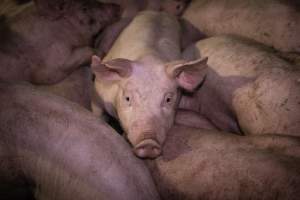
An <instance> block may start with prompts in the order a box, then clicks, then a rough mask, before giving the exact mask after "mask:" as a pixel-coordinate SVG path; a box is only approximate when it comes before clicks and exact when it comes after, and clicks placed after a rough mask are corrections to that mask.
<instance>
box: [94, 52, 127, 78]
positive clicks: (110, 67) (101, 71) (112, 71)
mask: <svg viewBox="0 0 300 200" xmlns="http://www.w3.org/2000/svg"><path fill="white" fill-rule="evenodd" d="M91 68H92V71H93V73H94V74H95V76H96V79H98V80H101V81H119V80H121V79H122V78H127V77H129V76H130V75H131V73H132V61H130V60H127V59H123V58H118V59H113V60H110V61H107V62H101V59H100V58H99V57H98V56H93V57H92V63H91Z"/></svg>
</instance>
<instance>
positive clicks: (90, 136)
mask: <svg viewBox="0 0 300 200" xmlns="http://www.w3.org/2000/svg"><path fill="white" fill-rule="evenodd" d="M0 102H1V103H0V110H1V112H0V136H1V137H0V160H1V162H0V177H1V178H5V180H7V181H12V182H14V181H18V180H25V181H24V182H25V183H27V184H29V186H30V187H31V188H32V189H33V190H34V194H35V197H36V199H49V200H73V199H78V200H81V199H82V200H95V199H110V200H128V199H133V200H140V199H145V200H146V199H149V200H154V199H159V197H158V194H157V191H156V188H155V186H154V183H153V180H152V178H151V177H150V174H149V171H148V169H147V168H146V166H145V165H144V163H143V162H142V161H141V160H139V159H137V158H136V157H135V156H134V155H133V154H132V152H131V149H130V147H129V145H128V144H127V143H126V142H125V141H124V139H123V138H122V137H121V136H119V135H118V134H117V133H116V132H115V131H113V129H112V128H110V127H109V126H108V125H107V124H105V123H104V122H103V121H101V120H100V119H96V118H95V116H94V115H93V114H92V113H90V112H88V111H87V110H85V109H83V108H81V107H80V106H78V105H76V104H74V103H72V102H69V101H67V100H64V99H63V98H61V97H57V96H55V95H52V94H49V93H44V92H41V91H39V90H35V89H33V87H31V86H30V85H29V84H27V85H8V84H0ZM0 181H3V179H1V180H0Z"/></svg>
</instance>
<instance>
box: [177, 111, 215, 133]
mask: <svg viewBox="0 0 300 200" xmlns="http://www.w3.org/2000/svg"><path fill="white" fill-rule="evenodd" d="M175 124H178V125H184V126H188V127H193V128H203V129H209V130H218V129H217V128H216V127H215V126H214V125H213V124H212V122H210V121H209V120H208V119H206V118H205V117H204V116H201V115H200V114H199V113H197V112H194V111H189V110H183V109H179V110H177V113H176V117H175Z"/></svg>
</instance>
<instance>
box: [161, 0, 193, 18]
mask: <svg viewBox="0 0 300 200" xmlns="http://www.w3.org/2000/svg"><path fill="white" fill-rule="evenodd" d="M189 2H190V0H163V1H162V5H161V10H164V11H166V12H168V13H170V14H172V15H175V16H180V15H182V13H183V12H184V10H185V8H186V7H187V5H188V4H189Z"/></svg>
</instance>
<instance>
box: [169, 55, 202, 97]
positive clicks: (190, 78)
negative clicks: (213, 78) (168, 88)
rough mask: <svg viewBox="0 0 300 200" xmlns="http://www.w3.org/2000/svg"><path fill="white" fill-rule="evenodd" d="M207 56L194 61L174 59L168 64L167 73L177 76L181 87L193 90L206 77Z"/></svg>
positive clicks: (173, 76)
mask: <svg viewBox="0 0 300 200" xmlns="http://www.w3.org/2000/svg"><path fill="white" fill-rule="evenodd" d="M207 60H208V59H207V57H206V58H201V59H197V60H194V61H184V60H179V61H174V62H171V63H168V64H167V68H166V70H167V74H168V75H169V76H170V77H172V78H175V79H176V80H177V82H178V84H179V86H180V87H182V88H183V89H185V90H187V91H190V92H192V91H193V90H194V89H195V88H196V87H197V86H198V85H199V84H200V83H201V82H202V81H203V79H204V77H205V75H206V69H207V67H208V66H207Z"/></svg>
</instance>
